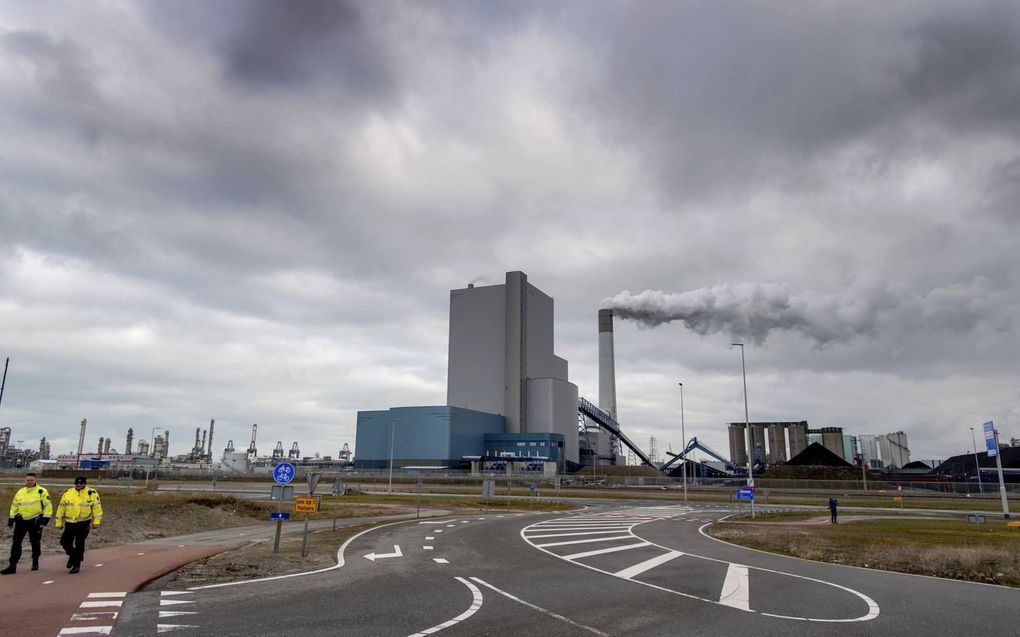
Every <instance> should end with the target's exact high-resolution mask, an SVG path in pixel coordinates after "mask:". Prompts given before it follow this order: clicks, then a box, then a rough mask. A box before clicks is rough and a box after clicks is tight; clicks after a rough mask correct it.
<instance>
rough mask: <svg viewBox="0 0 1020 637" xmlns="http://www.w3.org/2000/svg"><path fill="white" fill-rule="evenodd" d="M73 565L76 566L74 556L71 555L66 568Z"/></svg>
mask: <svg viewBox="0 0 1020 637" xmlns="http://www.w3.org/2000/svg"><path fill="white" fill-rule="evenodd" d="M72 566H74V558H73V557H69V558H67V566H65V567H64V568H71V567H72Z"/></svg>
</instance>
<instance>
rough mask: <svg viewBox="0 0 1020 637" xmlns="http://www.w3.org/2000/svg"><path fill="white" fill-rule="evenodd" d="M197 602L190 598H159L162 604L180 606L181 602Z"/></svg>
mask: <svg viewBox="0 0 1020 637" xmlns="http://www.w3.org/2000/svg"><path fill="white" fill-rule="evenodd" d="M194 603H195V602H193V601H191V600H190V599H161V600H159V605H160V606H179V605H181V604H194Z"/></svg>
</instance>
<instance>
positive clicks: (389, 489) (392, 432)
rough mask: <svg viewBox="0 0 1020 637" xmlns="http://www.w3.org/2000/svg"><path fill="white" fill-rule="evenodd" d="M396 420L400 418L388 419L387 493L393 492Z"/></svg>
mask: <svg viewBox="0 0 1020 637" xmlns="http://www.w3.org/2000/svg"><path fill="white" fill-rule="evenodd" d="M398 420H400V418H396V417H395V418H394V419H393V420H392V421H390V482H389V486H388V487H387V488H386V493H389V494H392V493H393V442H394V439H395V438H396V435H397V421H398Z"/></svg>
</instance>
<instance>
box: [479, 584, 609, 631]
mask: <svg viewBox="0 0 1020 637" xmlns="http://www.w3.org/2000/svg"><path fill="white" fill-rule="evenodd" d="M471 579H473V580H474V581H476V582H478V583H479V584H481V585H482V586H486V587H488V588H491V589H492V590H494V591H496V592H497V593H499V594H500V595H503V596H505V597H508V598H510V599H512V600H514V601H515V602H517V603H518V604H523V605H524V606H527V607H528V608H531V609H534V610H537V611H538V612H540V613H545V614H546V615H548V616H550V617H555V618H556V619H558V620H560V621H564V622H567V623H568V624H570V625H571V626H577V627H578V628H583V629H584V630H587V631H589V632H592V633H595V634H596V635H601V636H602V637H609V635H608V634H607V633H604V632H602V631H601V630H598V629H597V628H592V627H591V626H585V625H584V624H579V623H577V622H575V621H574V620H572V619H570V618H569V617H564V616H563V615H560V614H559V613H554V612H552V611H551V610H546V609H544V608H542V607H541V606H535V605H534V604H532V603H530V602H526V601H524V600H523V599H521V598H520V597H514V596H513V595H511V594H510V593H507V592H506V591H502V590H500V589H498V588H496V587H495V586H493V585H492V584H489V583H488V582H485V581H482V580H481V579H479V578H477V577H472V578H471Z"/></svg>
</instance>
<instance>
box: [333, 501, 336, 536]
mask: <svg viewBox="0 0 1020 637" xmlns="http://www.w3.org/2000/svg"><path fill="white" fill-rule="evenodd" d="M333 531H336V502H334V503H333Z"/></svg>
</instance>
